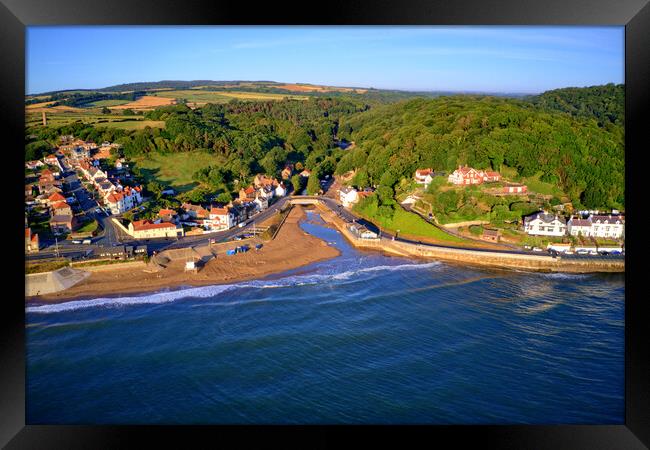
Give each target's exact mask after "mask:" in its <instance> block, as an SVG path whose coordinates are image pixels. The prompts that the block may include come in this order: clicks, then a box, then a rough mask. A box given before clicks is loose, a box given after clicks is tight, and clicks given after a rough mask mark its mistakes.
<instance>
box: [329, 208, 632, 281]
mask: <svg viewBox="0 0 650 450" xmlns="http://www.w3.org/2000/svg"><path fill="white" fill-rule="evenodd" d="M318 208H319V210H320V211H321V217H322V218H323V220H325V221H326V222H329V223H331V224H332V225H334V226H335V227H336V228H337V229H338V230H339V231H340V232H341V234H342V235H343V236H345V238H346V239H347V240H348V241H349V242H350V243H351V244H352V245H354V246H355V247H357V248H362V249H368V250H379V251H383V252H386V253H391V254H394V255H399V256H409V257H418V258H424V259H436V260H441V261H446V262H452V263H460V264H465V265H467V264H469V265H475V266H488V267H500V268H510V269H521V270H534V271H541V272H571V273H590V272H625V261H624V260H623V259H616V260H614V259H599V258H584V259H578V258H562V256H557V257H555V258H554V257H553V256H551V255H546V254H537V255H535V254H525V253H510V252H501V251H498V250H472V249H461V248H452V247H444V246H439V245H432V244H417V243H412V242H404V241H400V240H392V239H387V238H384V237H382V238H381V239H360V238H358V237H357V236H355V235H354V234H353V233H351V232H350V230H349V229H348V226H349V225H350V224H349V223H348V222H346V221H345V220H343V219H341V218H340V217H338V216H337V215H336V214H334V213H333V212H332V211H331V210H329V208H327V207H325V206H324V205H319V207H318Z"/></svg>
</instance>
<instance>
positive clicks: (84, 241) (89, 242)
mask: <svg viewBox="0 0 650 450" xmlns="http://www.w3.org/2000/svg"><path fill="white" fill-rule="evenodd" d="M82 243H83V244H92V241H91V240H90V239H84V240H83V242H82Z"/></svg>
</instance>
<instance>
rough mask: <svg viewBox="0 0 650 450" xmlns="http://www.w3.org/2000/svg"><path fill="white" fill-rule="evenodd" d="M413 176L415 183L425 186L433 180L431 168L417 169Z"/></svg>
mask: <svg viewBox="0 0 650 450" xmlns="http://www.w3.org/2000/svg"><path fill="white" fill-rule="evenodd" d="M414 178H415V182H416V183H418V184H423V185H424V187H425V188H426V187H427V186H428V185H429V183H431V181H432V180H433V169H431V168H428V169H417V170H416V171H415V175H414Z"/></svg>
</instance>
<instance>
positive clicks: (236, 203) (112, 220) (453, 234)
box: [25, 136, 625, 292]
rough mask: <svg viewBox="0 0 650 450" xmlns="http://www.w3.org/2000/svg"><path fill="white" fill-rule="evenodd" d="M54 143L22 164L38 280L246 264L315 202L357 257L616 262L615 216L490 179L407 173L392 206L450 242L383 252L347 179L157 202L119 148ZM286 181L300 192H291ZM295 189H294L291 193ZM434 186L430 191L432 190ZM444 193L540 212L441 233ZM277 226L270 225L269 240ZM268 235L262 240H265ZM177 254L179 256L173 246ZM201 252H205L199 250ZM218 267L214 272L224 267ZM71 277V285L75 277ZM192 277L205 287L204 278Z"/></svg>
mask: <svg viewBox="0 0 650 450" xmlns="http://www.w3.org/2000/svg"><path fill="white" fill-rule="evenodd" d="M60 141H61V142H60V145H58V147H56V148H54V149H52V153H50V154H48V155H46V156H44V157H43V158H42V160H34V161H27V162H26V163H25V167H26V168H25V252H26V256H27V260H28V262H30V261H31V263H32V264H36V266H34V267H39V264H42V267H45V268H46V269H45V270H55V272H48V273H50V274H55V273H57V272H56V267H65V266H73V265H74V266H75V267H77V268H80V269H82V270H83V269H85V268H87V267H91V266H96V265H105V264H113V263H117V262H120V261H123V262H126V261H142V262H145V263H148V261H150V260H151V259H152V258H153V261H155V264H154V268H155V267H157V268H158V269H155V270H159V269H160V268H162V267H166V265H167V264H168V263H167V262H166V261H169V255H173V254H174V253H173V252H175V251H176V252H177V251H183V252H189V253H187V255H194V256H182V255H185V254H186V253H182V255H181V256H180V257H181V258H185V265H186V267H185V271H186V272H197V271H199V270H200V267H203V266H205V261H206V259H205V255H204V256H197V255H198V254H201V253H202V252H203V253H205V252H207V251H208V250H205V249H211V250H210V252H208V253H209V255H208V260H210V259H212V258H214V256H215V254H214V252H215V251H217V248H219V249H220V250H218V251H220V252H221V253H222V254H223V255H224V256H232V255H237V254H239V253H245V252H247V251H248V250H250V249H251V246H254V248H255V252H253V253H257V252H258V251H260V249H261V248H262V247H263V246H264V245H265V244H264V242H265V241H264V240H260V239H259V238H257V239H254V238H255V237H256V236H257V235H258V234H262V233H264V232H265V230H268V229H269V226H268V223H271V222H273V223H277V220H278V219H279V217H286V214H279V213H283V212H287V211H289V210H291V208H286V206H285V205H289V206H290V205H291V204H293V203H294V201H293V200H291V201H289V202H285V201H284V200H289V199H297V198H305V199H306V201H307V206H308V207H309V205H316V204H318V203H319V202H318V201H317V202H314V201H313V200H310V199H314V198H320V199H322V200H320V203H321V205H320V206H319V207H318V208H320V209H321V214H324V217H327V219H326V220H327V221H329V222H331V223H332V224H333V225H335V227H336V228H338V229H339V230H341V232H342V233H343V235H344V236H345V237H347V238H348V239H349V240H351V241H352V243H353V244H354V245H355V246H357V247H361V248H381V249H382V250H384V251H388V252H394V253H397V254H404V255H410V254H412V253H413V252H414V251H415V252H416V253H417V252H419V251H420V250H418V247H419V244H417V245H416V246H415V247H414V248H409V247H408V246H412V245H413V240H414V239H415V240H416V241H417V242H419V243H420V244H421V243H422V241H425V242H426V243H427V244H429V245H432V244H433V247H430V248H431V249H432V250H431V251H434V253H432V255H431V256H432V257H436V258H442V259H445V258H447V255H445V254H440V253H435V248H438V249H442V250H444V249H445V248H453V247H454V246H458V245H460V247H459V248H461V249H464V250H463V251H464V252H465V253H466V254H465V256H463V258H465V260H467V258H470V259H471V258H472V257H470V256H468V254H469V253H471V252H472V251H473V250H474V249H478V250H480V249H483V250H492V251H495V250H496V251H501V252H504V253H505V252H510V253H513V251H514V253H526V252H529V253H530V255H531V256H532V255H534V254H536V252H537V253H540V252H541V253H542V254H546V255H547V256H548V255H551V256H553V257H554V258H556V257H557V256H558V255H560V254H561V255H567V257H568V256H573V257H583V258H603V257H615V256H616V255H623V254H624V252H625V250H624V238H625V217H624V214H623V213H621V212H619V211H616V210H613V211H607V212H602V211H573V210H572V208H571V205H570V204H566V203H561V204H557V205H549V203H548V198H547V197H548V196H543V195H539V194H538V193H536V192H535V191H534V190H533V189H530V187H529V186H527V185H526V184H524V183H521V182H518V181H515V180H511V179H509V177H506V176H504V175H503V174H501V173H499V172H497V171H493V170H487V169H476V168H473V167H469V166H463V165H461V166H459V167H458V168H457V169H455V170H454V171H453V172H451V173H447V172H445V171H442V170H440V171H435V170H433V169H432V168H421V169H417V170H416V171H415V173H414V175H413V178H412V179H411V180H410V181H409V180H403V181H402V185H403V188H402V189H401V190H400V192H399V194H398V195H397V199H398V200H400V203H399V207H400V208H402V209H403V211H405V212H406V213H407V214H410V215H412V216H414V217H415V216H419V219H418V220H422V221H423V222H426V223H427V226H429V227H432V228H435V229H437V230H438V232H440V233H442V235H443V236H448V237H450V238H453V239H456V240H457V241H458V242H459V243H458V244H456V243H451V244H450V243H446V242H444V241H442V242H440V241H436V240H434V241H429V240H427V239H426V238H425V237H421V236H419V237H418V236H416V237H414V236H410V235H409V234H408V233H407V232H403V233H400V230H397V231H396V232H394V233H393V234H389V235H388V237H390V240H389V242H386V241H385V237H386V236H385V235H384V234H383V233H382V230H381V227H380V226H378V223H377V222H375V221H374V220H372V219H371V220H367V218H365V217H364V214H363V210H362V209H360V208H359V205H360V204H361V203H363V201H368V200H373V198H375V197H376V195H377V191H376V189H377V186H367V185H366V186H355V185H353V184H352V183H351V182H350V181H351V179H352V178H351V176H350V174H347V176H346V175H344V176H333V177H330V176H329V175H324V176H322V178H323V179H319V180H316V181H317V182H318V183H317V186H319V187H320V189H319V190H318V192H316V193H315V196H314V195H313V194H312V196H311V197H310V196H309V195H305V194H306V193H307V192H306V190H304V191H303V190H302V189H303V187H304V186H305V185H307V181H308V180H309V177H310V176H311V177H313V176H314V175H313V173H312V171H310V170H308V169H306V168H304V167H300V169H297V168H296V167H295V166H294V165H293V164H291V163H286V164H285V165H284V166H283V169H282V170H281V171H279V177H278V178H275V177H274V176H272V175H268V174H265V173H258V174H256V175H254V176H253V177H252V179H251V182H250V184H245V185H243V186H240V188H239V190H238V192H237V193H236V194H235V195H233V196H232V198H231V200H230V201H228V202H227V203H226V202H223V201H221V202H219V201H217V200H216V194H215V196H214V197H213V198H211V199H209V201H207V202H190V201H179V200H178V198H177V196H178V195H179V193H177V192H176V191H175V190H174V189H172V188H170V187H164V186H163V189H162V191H161V192H159V193H158V194H157V195H156V194H155V193H152V192H149V191H148V190H147V189H146V188H145V187H144V183H143V180H142V179H141V178H139V177H138V176H136V175H135V173H134V172H133V171H132V170H131V169H132V163H131V161H129V160H127V159H126V158H124V157H123V155H122V152H121V151H120V145H118V144H115V143H111V142H102V143H101V144H96V143H94V142H89V141H84V140H82V139H78V138H74V137H73V136H63V137H61V138H60ZM292 177H294V178H296V177H297V178H298V180H299V181H300V182H299V183H297V184H294V183H293V181H294V180H293V179H292ZM294 186H302V187H301V189H300V191H298V192H294V189H293V187H294ZM434 186H435V189H437V190H433V189H432V187H434ZM477 189H480V191H477ZM446 191H454V192H464V191H467V192H470V191H471V192H481V193H485V195H489V196H491V197H492V198H498V197H503V198H505V199H508V201H515V202H516V201H519V202H524V201H525V202H527V203H526V204H527V205H529V206H537V205H539V209H535V210H534V211H532V212H530V213H528V214H525V215H521V216H519V217H513V216H512V214H511V215H510V217H509V219H510V220H507V221H494V222H493V221H490V220H466V221H464V222H461V223H457V222H456V223H443V221H442V220H439V216H438V214H437V213H436V214H434V213H435V211H434V208H433V206H432V204H431V203H427V199H428V200H429V201H431V200H435V198H436V197H437V196H440V195H442V194H441V193H444V192H446ZM312 192H313V188H312ZM301 194H302V195H301ZM287 197H289V198H287ZM221 198H223V197H221ZM168 199H174V203H173V204H174V205H177V206H174V207H170V202H169V201H168ZM311 207H313V206H311ZM318 208H317V209H318ZM300 209H301V210H302V208H300ZM274 217H275V218H278V219H274ZM483 219H484V218H483ZM269 221H270V222H269ZM260 223H262V225H264V224H266V226H260ZM279 226H281V224H279V225H276V228H274V234H273V235H275V233H277V227H279ZM477 229H478V232H477ZM266 234H267V239H268V238H269V237H268V236H270V235H269V234H268V233H266ZM204 236H205V238H204ZM391 236H392V237H391ZM396 238H399V239H398V240H397V241H396ZM201 239H203V241H200V240H201ZM52 241H53V242H52ZM237 241H246V242H247V243H246V244H244V242H241V243H239V242H237ZM391 241H392V242H391ZM201 242H203V244H201ZM266 242H267V243H268V241H266ZM409 242H410V243H409ZM175 243H177V244H178V245H173V246H172V244H175ZM197 245H207V247H198V246H197ZM223 245H226V247H222V246H223ZM450 245H451V247H450ZM378 246H379V247H378ZM404 246H407V248H406V249H405V248H404ZM172 247H173V248H174V249H175V250H171V248H172ZM213 247H214V248H213ZM200 248H204V250H197V249H200ZM163 250H164V251H163ZM404 251H406V253H404ZM450 251H451V250H450ZM160 252H162V253H161V254H160ZM170 252H171V253H170ZM197 252H198V253H197ZM179 255H180V254H179ZM177 257H179V256H178V255H177V256H176V258H177ZM456 257H458V256H457V255H456V256H454V258H456ZM519 257H520V256H519ZM172 258H174V257H172ZM235 259H236V260H238V261H239V259H237V258H235ZM161 261H163V262H162V263H161ZM201 261H203V263H201ZM220 261H221V262H220V264H221V265H223V260H220ZM233 261H234V260H233ZM49 263H51V264H53V265H48V264H49ZM499 264H502V263H499ZM508 264H516V265H519V264H521V263H520V262H515V263H512V262H509V263H506V265H508ZM545 264H547V263H545ZM604 264H605V265H607V264H609V263H607V262H604ZM28 267H30V266H29V264H28ZM531 267H537V266H531ZM242 268H243V266H242ZM143 270H144V269H143ZM147 270H149V269H147ZM155 270H154V271H155ZM571 270H584V269H582V268H578V269H571ZM607 270H609V269H607ZM38 272H39V270H36V272H34V273H38ZM75 273H76V274H77V275H75V276H76V277H77V278H76V279H77V281H75V283H76V282H78V279H79V272H75ZM51 276H54V275H51ZM202 276H203V277H206V276H208V272H206V273H204V274H203V275H202ZM46 284H47V283H46ZM49 284H52V285H54V284H57V283H54V282H52V283H49ZM58 284H65V283H64V282H63V281H60V282H59V283H58ZM39 286H40V285H39ZM39 289H40V288H39ZM39 292H40V291H39Z"/></svg>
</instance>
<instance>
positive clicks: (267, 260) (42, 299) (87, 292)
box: [27, 207, 340, 304]
mask: <svg viewBox="0 0 650 450" xmlns="http://www.w3.org/2000/svg"><path fill="white" fill-rule="evenodd" d="M304 217H305V212H304V211H303V209H302V207H294V208H293V209H292V211H291V212H290V213H289V216H288V217H287V219H286V221H285V222H284V225H283V226H282V227H281V228H280V230H279V232H278V234H277V235H276V237H275V239H273V240H272V241H269V242H266V243H265V244H264V246H263V247H262V248H261V249H260V250H259V251H255V250H250V251H248V252H246V253H240V254H237V255H233V256H226V255H224V254H219V255H217V257H215V258H213V259H211V260H210V261H208V262H207V264H206V265H205V266H204V267H203V268H201V270H200V271H198V272H197V273H192V272H185V270H184V261H179V260H177V261H173V262H171V263H170V264H169V265H168V266H167V267H166V268H165V269H160V270H159V271H151V269H148V268H145V269H142V268H130V269H114V270H105V271H101V272H93V273H92V274H91V275H90V276H89V277H88V278H86V279H85V280H84V281H82V282H80V283H79V284H77V285H75V286H72V287H71V288H69V289H66V290H65V291H61V292H57V293H53V294H48V295H43V296H39V297H31V298H29V299H27V301H28V303H30V304H33V303H56V302H62V301H67V300H73V299H79V298H99V297H107V296H115V295H121V294H133V293H146V292H155V291H158V290H161V289H163V288H180V287H183V286H205V285H213V284H224V283H236V282H239V281H245V280H251V279H258V278H263V277H265V276H267V275H271V274H274V273H280V272H284V271H287V270H291V269H295V268H298V267H302V266H305V265H308V264H311V263H314V262H318V261H322V260H325V259H330V258H334V257H336V256H338V255H339V254H340V252H339V250H337V249H336V248H334V247H331V246H329V245H327V243H326V242H324V241H323V240H321V239H318V238H316V237H314V236H312V235H310V234H308V233H306V232H304V231H303V230H302V229H301V228H300V226H299V225H298V222H299V221H300V220H302V219H303V218H304Z"/></svg>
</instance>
